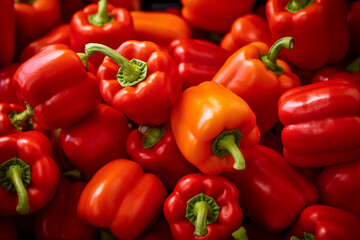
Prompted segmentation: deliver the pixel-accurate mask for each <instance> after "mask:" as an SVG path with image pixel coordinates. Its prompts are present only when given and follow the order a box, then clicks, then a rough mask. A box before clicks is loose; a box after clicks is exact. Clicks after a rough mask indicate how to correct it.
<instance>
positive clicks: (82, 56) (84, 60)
mask: <svg viewBox="0 0 360 240" xmlns="http://www.w3.org/2000/svg"><path fill="white" fill-rule="evenodd" d="M76 54H77V55H78V56H79V58H80V59H81V62H82V64H83V65H84V67H85V68H86V71H89V69H88V56H86V54H85V53H76Z"/></svg>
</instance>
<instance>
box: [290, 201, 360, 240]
mask: <svg viewBox="0 0 360 240" xmlns="http://www.w3.org/2000/svg"><path fill="white" fill-rule="evenodd" d="M287 235H288V238H286V239H289V237H291V236H293V237H292V238H291V240H299V239H300V238H301V239H309V240H315V239H316V240H339V239H341V240H354V239H358V238H359V235H360V217H358V216H356V215H354V214H352V213H349V212H346V211H344V210H340V209H337V208H334V207H330V206H326V205H312V206H309V207H307V208H305V209H304V210H303V211H302V212H301V215H300V217H299V219H298V220H297V221H296V223H295V224H294V226H292V228H291V229H290V231H289V233H288V234H287Z"/></svg>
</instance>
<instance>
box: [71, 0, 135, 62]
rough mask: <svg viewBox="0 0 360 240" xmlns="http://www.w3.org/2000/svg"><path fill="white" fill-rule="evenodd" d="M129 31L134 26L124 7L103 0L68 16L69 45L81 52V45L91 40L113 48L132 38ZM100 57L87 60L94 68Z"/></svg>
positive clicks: (96, 55) (82, 49) (100, 55)
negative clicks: (69, 18) (69, 17)
mask: <svg viewBox="0 0 360 240" xmlns="http://www.w3.org/2000/svg"><path fill="white" fill-rule="evenodd" d="M133 30H134V25H133V21H132V17H131V15H130V12H129V11H128V10H126V9H125V8H116V7H114V6H113V5H111V4H107V0H100V1H99V2H98V4H89V5H87V6H86V7H85V8H84V9H83V10H81V11H78V12H76V13H75V14H74V15H73V17H72V18H71V22H70V32H71V33H70V42H71V48H72V49H73V50H75V51H77V52H82V51H84V47H85V44H87V43H92V42H94V43H101V44H104V45H107V46H109V47H111V48H117V47H119V46H120V45H121V44H122V43H123V42H125V41H127V40H130V39H132V38H133ZM103 59H104V55H102V54H95V55H94V56H92V57H91V58H90V61H91V62H92V63H93V64H94V66H95V67H96V68H97V67H98V66H99V65H100V64H101V63H102V61H103Z"/></svg>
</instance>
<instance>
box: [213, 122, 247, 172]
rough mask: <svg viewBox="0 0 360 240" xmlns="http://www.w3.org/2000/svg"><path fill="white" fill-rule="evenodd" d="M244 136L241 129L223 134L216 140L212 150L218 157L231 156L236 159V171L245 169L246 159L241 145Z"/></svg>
mask: <svg viewBox="0 0 360 240" xmlns="http://www.w3.org/2000/svg"><path fill="white" fill-rule="evenodd" d="M241 138H242V134H241V133H240V131H239V129H237V128H236V129H233V130H229V131H223V132H221V133H220V134H219V135H218V136H217V137H216V138H215V140H214V142H213V144H212V146H211V150H212V152H213V153H214V154H215V155H216V156H218V157H221V158H222V157H225V156H227V155H229V154H231V155H232V156H233V158H234V166H233V167H234V169H236V170H243V169H245V159H244V156H243V155H242V153H241V151H240V149H239V147H238V146H239V145H240V140H241Z"/></svg>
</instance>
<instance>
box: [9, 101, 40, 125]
mask: <svg viewBox="0 0 360 240" xmlns="http://www.w3.org/2000/svg"><path fill="white" fill-rule="evenodd" d="M34 116H35V114H34V109H33V108H32V107H30V106H29V105H28V104H26V110H24V111H22V112H16V111H14V112H12V113H10V114H9V119H10V121H11V123H12V124H13V125H14V127H15V128H16V129H17V130H19V131H20V132H22V131H24V125H25V124H27V125H29V126H30V127H29V129H32V128H33V127H32V121H31V117H34Z"/></svg>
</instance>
